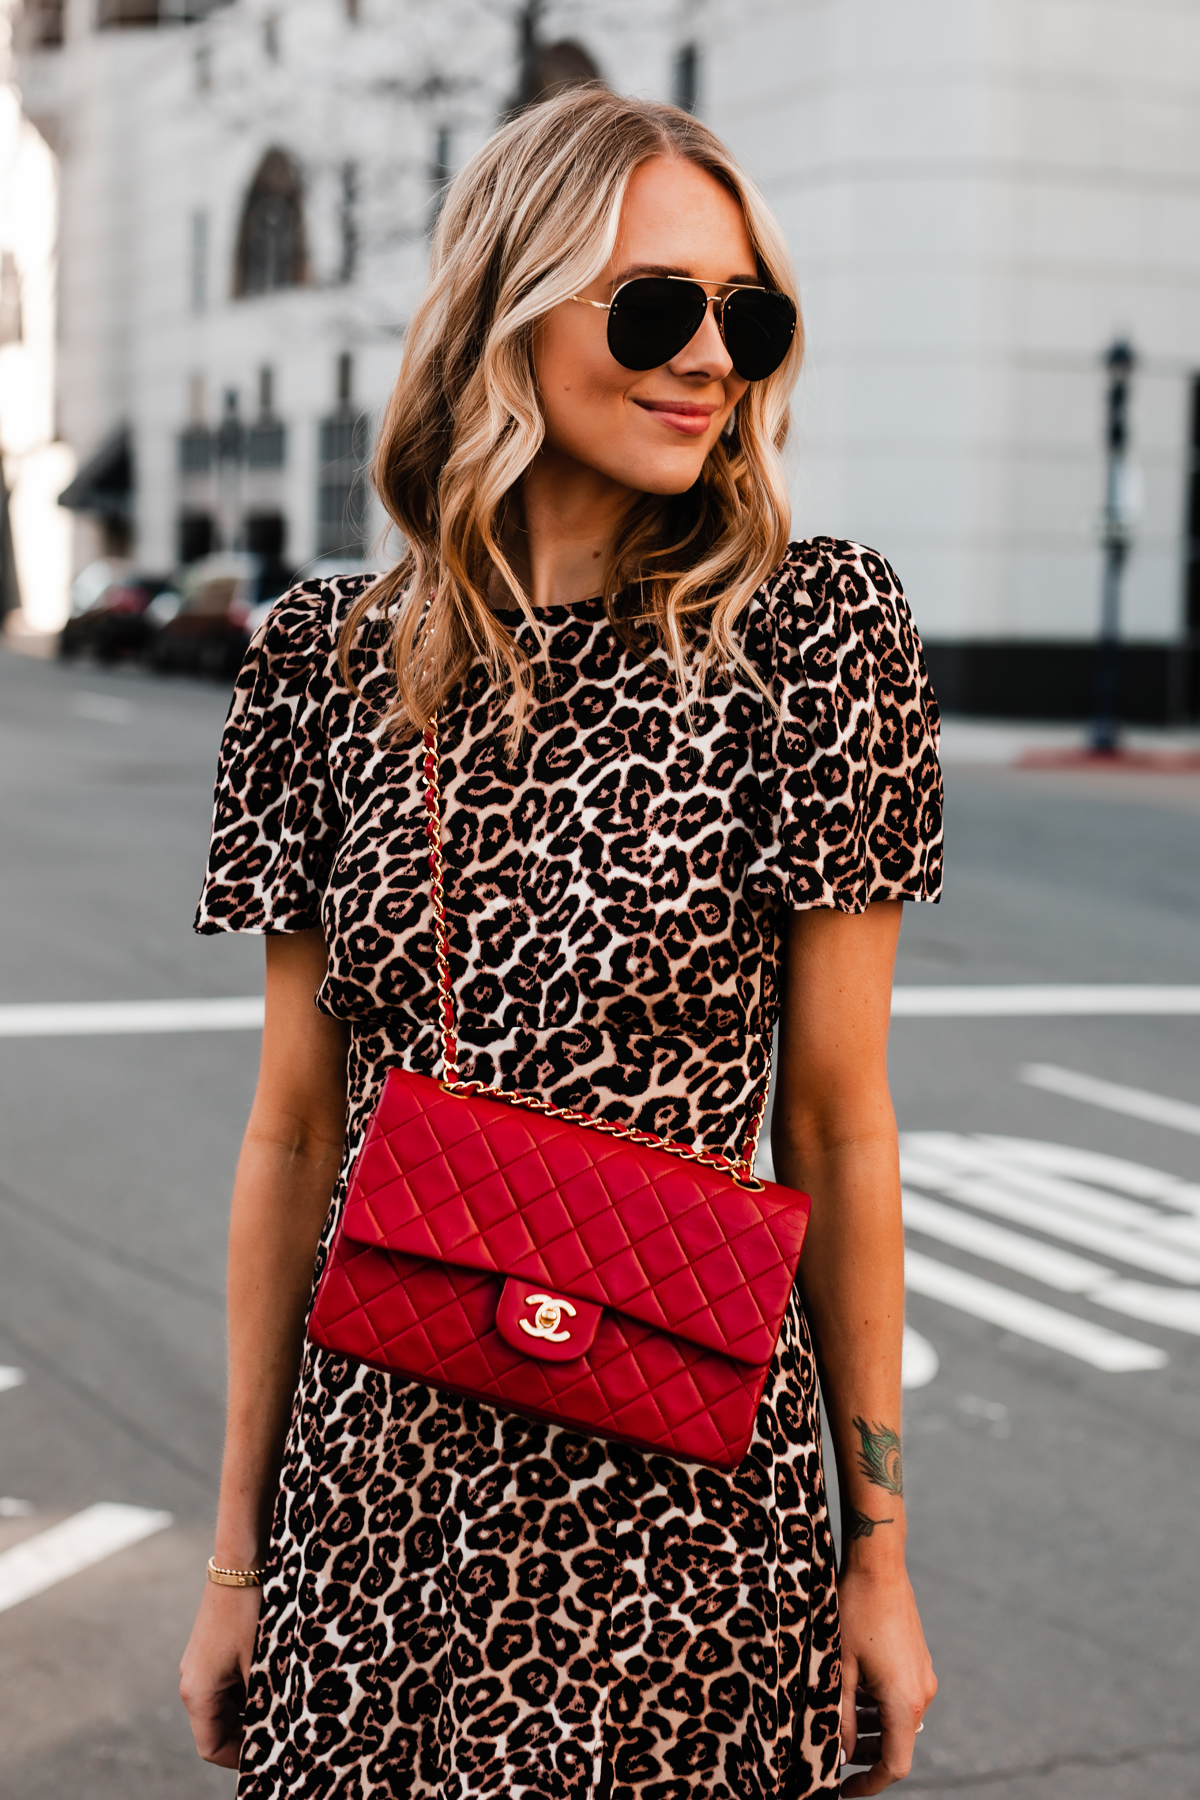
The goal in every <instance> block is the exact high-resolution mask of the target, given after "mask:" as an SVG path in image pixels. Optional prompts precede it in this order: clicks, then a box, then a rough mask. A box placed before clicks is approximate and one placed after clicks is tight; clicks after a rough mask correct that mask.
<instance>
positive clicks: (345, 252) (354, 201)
mask: <svg viewBox="0 0 1200 1800" xmlns="http://www.w3.org/2000/svg"><path fill="white" fill-rule="evenodd" d="M340 223H341V228H342V263H341V269H340V274H341V278H342V280H343V281H353V280H354V277H355V275H356V274H357V273H358V164H357V163H355V162H347V163H343V164H342V206H341V215H340Z"/></svg>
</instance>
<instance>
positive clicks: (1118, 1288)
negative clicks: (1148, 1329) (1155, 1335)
mask: <svg viewBox="0 0 1200 1800" xmlns="http://www.w3.org/2000/svg"><path fill="white" fill-rule="evenodd" d="M1089 1298H1090V1299H1092V1300H1094V1301H1095V1303H1096V1305H1097V1306H1110V1307H1111V1308H1112V1309H1113V1311H1114V1312H1119V1313H1125V1314H1126V1316H1127V1317H1128V1318H1131V1319H1144V1320H1145V1321H1146V1324H1147V1325H1161V1326H1163V1327H1164V1328H1165V1329H1166V1330H1168V1331H1190V1332H1191V1333H1192V1335H1193V1336H1195V1337H1200V1290H1197V1289H1196V1288H1162V1287H1151V1285H1150V1283H1149V1282H1148V1281H1110V1282H1106V1283H1105V1285H1104V1286H1103V1287H1101V1288H1097V1289H1096V1291H1095V1293H1093V1294H1091V1295H1089Z"/></svg>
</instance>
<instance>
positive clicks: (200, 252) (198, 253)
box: [189, 212, 208, 313]
mask: <svg viewBox="0 0 1200 1800" xmlns="http://www.w3.org/2000/svg"><path fill="white" fill-rule="evenodd" d="M189 286H190V290H191V296H192V311H193V312H194V313H202V312H203V311H204V310H205V308H206V307H207V305H208V214H207V213H206V212H194V213H193V214H192V266H191V280H190V283H189Z"/></svg>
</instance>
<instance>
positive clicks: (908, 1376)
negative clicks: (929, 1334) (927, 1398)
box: [900, 1325, 939, 1389]
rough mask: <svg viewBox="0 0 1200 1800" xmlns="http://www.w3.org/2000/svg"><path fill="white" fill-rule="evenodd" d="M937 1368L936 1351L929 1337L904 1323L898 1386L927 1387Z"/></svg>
mask: <svg viewBox="0 0 1200 1800" xmlns="http://www.w3.org/2000/svg"><path fill="white" fill-rule="evenodd" d="M938 1368H939V1364H938V1353H937V1351H936V1350H935V1349H934V1347H933V1345H932V1344H931V1343H930V1342H929V1339H928V1338H925V1337H922V1336H921V1333H920V1332H919V1331H914V1330H913V1328H912V1326H911V1325H906V1326H905V1327H904V1342H903V1346H902V1348H901V1352H900V1386H901V1387H902V1388H905V1389H908V1388H923V1387H928V1386H929V1383H930V1382H931V1381H932V1380H933V1378H934V1376H935V1375H936V1374H937V1372H938Z"/></svg>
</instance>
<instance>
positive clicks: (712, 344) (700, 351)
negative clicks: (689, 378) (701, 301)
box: [667, 299, 733, 381]
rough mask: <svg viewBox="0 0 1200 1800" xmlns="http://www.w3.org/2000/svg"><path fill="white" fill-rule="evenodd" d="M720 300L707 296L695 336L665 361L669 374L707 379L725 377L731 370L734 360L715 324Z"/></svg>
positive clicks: (714, 379)
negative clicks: (701, 376) (705, 377)
mask: <svg viewBox="0 0 1200 1800" xmlns="http://www.w3.org/2000/svg"><path fill="white" fill-rule="evenodd" d="M719 304H720V302H719V301H714V300H712V299H710V300H709V303H708V305H707V306H706V307H705V309H704V318H703V321H702V322H701V325H700V328H699V330H698V331H697V332H696V335H695V337H693V338H692V339H691V340H690V341H689V342H688V343H686V344H685V345H684V346H683V349H682V350H681V351H680V352H679V354H678V356H673V357H672V358H671V360H670V362H669V363H668V364H667V367H668V369H670V371H671V373H672V375H705V376H707V377H708V379H709V380H710V381H724V380H725V378H726V376H728V375H729V374H730V373H731V372H732V370H733V362H732V360H731V359H730V355H729V352H728V350H726V348H725V339H724V338H723V337H722V336H721V328H720V326H719V325H718V324H717V308H718V306H719Z"/></svg>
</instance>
